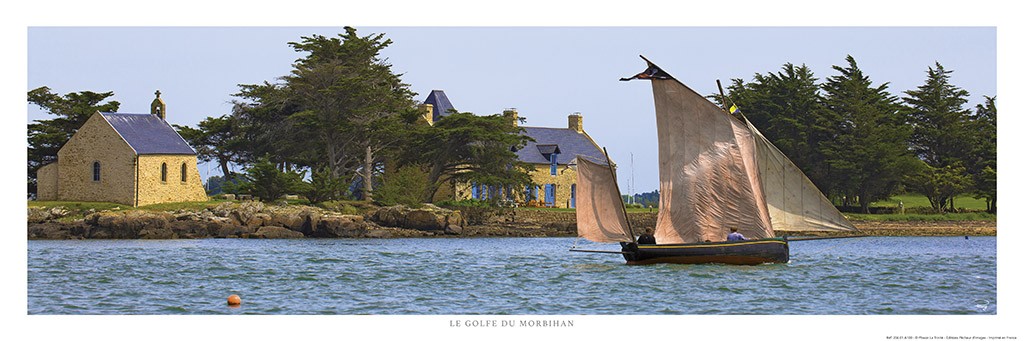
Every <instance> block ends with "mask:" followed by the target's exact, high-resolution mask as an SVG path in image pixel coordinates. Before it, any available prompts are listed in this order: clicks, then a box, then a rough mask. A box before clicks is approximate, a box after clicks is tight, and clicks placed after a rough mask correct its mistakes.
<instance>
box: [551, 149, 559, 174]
mask: <svg viewBox="0 0 1024 341" xmlns="http://www.w3.org/2000/svg"><path fill="white" fill-rule="evenodd" d="M551 175H558V154H551Z"/></svg>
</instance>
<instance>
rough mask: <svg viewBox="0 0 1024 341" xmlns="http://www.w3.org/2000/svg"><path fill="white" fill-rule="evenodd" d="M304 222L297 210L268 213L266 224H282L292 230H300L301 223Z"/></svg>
mask: <svg viewBox="0 0 1024 341" xmlns="http://www.w3.org/2000/svg"><path fill="white" fill-rule="evenodd" d="M305 222H306V220H305V219H303V217H302V215H301V214H300V213H299V212H278V213H274V214H272V215H270V220H269V221H268V223H267V225H271V226H283V227H285V228H287V229H289V230H292V231H299V232H302V224H303V223H305Z"/></svg>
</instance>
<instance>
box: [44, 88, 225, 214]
mask: <svg viewBox="0 0 1024 341" xmlns="http://www.w3.org/2000/svg"><path fill="white" fill-rule="evenodd" d="M166 115H167V105H166V104H165V103H164V101H163V100H162V99H160V91H157V92H156V99H154V100H153V103H152V105H151V106H150V113H149V114H128V113H108V112H97V113H95V114H93V115H92V116H91V117H90V118H89V119H88V120H87V121H86V122H85V124H83V125H82V127H81V128H79V129H78V132H76V133H75V135H74V136H72V137H71V139H70V140H68V142H67V143H66V144H65V145H64V146H63V147H61V149H60V151H58V152H57V161H54V162H51V163H49V164H47V165H45V166H43V167H40V168H39V171H38V175H37V180H38V195H37V198H38V200H47V201H49V200H60V201H103V202H113V203H119V204H125V205H132V206H144V205H151V204H157V203H164V202H182V201H206V200H208V197H207V196H206V191H205V190H204V189H203V184H202V180H201V179H200V177H199V170H198V168H197V160H196V152H195V151H194V150H193V149H192V147H189V145H188V143H186V142H185V140H184V139H183V138H182V137H181V136H180V135H178V132H176V131H175V130H174V128H172V127H171V125H170V124H168V123H167V121H166V118H167V116H166Z"/></svg>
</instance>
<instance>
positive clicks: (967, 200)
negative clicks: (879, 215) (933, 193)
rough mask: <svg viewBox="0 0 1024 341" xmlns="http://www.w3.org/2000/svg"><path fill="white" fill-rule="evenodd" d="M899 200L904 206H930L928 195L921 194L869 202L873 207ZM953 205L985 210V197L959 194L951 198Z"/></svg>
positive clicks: (959, 207)
mask: <svg viewBox="0 0 1024 341" xmlns="http://www.w3.org/2000/svg"><path fill="white" fill-rule="evenodd" d="M900 201H902V202H903V207H904V208H917V207H919V208H929V207H932V205H931V204H930V203H928V197H925V196H924V195H921V194H913V193H908V194H903V195H897V196H893V197H892V198H890V199H889V200H882V201H876V202H873V203H871V206H873V207H896V206H898V205H899V203H900ZM953 205H955V206H956V208H958V209H965V210H969V211H984V210H985V199H975V198H974V197H972V196H970V195H960V196H957V197H956V198H955V199H953Z"/></svg>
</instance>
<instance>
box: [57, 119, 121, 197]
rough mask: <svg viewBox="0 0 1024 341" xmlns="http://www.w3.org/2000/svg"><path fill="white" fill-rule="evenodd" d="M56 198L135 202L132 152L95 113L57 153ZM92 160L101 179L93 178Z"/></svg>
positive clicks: (119, 136)
mask: <svg viewBox="0 0 1024 341" xmlns="http://www.w3.org/2000/svg"><path fill="white" fill-rule="evenodd" d="M57 160H58V163H57V178H58V179H57V184H58V186H57V198H58V200H65V201H106V202H114V203H119V204H125V205H134V204H135V200H134V198H135V151H134V150H132V148H131V147H130V146H128V143H127V142H125V141H124V139H122V138H121V135H119V134H118V133H117V131H115V130H114V128H113V127H111V126H110V124H109V123H107V121H106V120H104V119H103V117H102V116H101V115H100V114H94V115H92V117H90V118H89V120H88V121H86V122H85V124H84V125H82V128H80V129H78V132H77V133H75V135H74V136H72V137H71V139H70V140H68V143H67V144H65V145H64V147H63V148H61V150H60V151H59V152H58V153H57ZM93 162H99V163H100V180H99V181H93Z"/></svg>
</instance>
